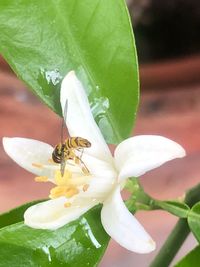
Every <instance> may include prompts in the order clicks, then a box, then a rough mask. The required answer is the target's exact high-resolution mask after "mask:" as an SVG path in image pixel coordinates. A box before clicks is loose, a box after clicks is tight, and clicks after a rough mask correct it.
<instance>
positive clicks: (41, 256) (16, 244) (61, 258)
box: [0, 205, 109, 267]
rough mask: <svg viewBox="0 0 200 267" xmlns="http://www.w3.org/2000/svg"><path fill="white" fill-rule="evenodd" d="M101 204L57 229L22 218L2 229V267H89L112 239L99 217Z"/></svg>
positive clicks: (0, 241)
mask: <svg viewBox="0 0 200 267" xmlns="http://www.w3.org/2000/svg"><path fill="white" fill-rule="evenodd" d="M100 210H101V206H100V205H98V206H96V207H94V208H93V209H92V210H90V211H89V212H87V213H86V214H84V215H83V216H81V217H80V218H79V219H78V220H76V221H73V222H71V223H69V224H67V225H65V226H63V227H62V228H60V229H58V230H54V231H50V230H39V229H32V228H29V227H27V226H25V225H24V224H23V223H22V222H20V223H17V224H14V225H10V226H7V227H4V228H2V229H0V267H8V266H15V267H22V266H29V267H32V266H34V267H36V266H38V267H39V266H40V267H48V266H50V267H59V266H66V267H75V266H78V267H86V266H88V267H90V266H96V265H97V264H98V262H99V261H100V259H101V257H102V255H103V253H104V252H105V249H106V247H107V245H108V242H109V236H108V235H107V234H106V232H105V231H104V229H103V227H102V225H101V220H100Z"/></svg>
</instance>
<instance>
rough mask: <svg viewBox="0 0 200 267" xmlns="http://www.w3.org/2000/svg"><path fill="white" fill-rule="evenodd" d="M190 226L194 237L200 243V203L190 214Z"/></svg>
mask: <svg viewBox="0 0 200 267" xmlns="http://www.w3.org/2000/svg"><path fill="white" fill-rule="evenodd" d="M188 224H189V227H190V229H191V231H192V232H193V234H194V236H195V237H196V239H197V240H198V242H199V243H200V202H198V203H197V204H195V205H194V206H193V207H192V209H191V211H190V212H189V214H188Z"/></svg>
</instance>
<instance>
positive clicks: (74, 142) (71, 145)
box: [65, 137, 91, 149]
mask: <svg viewBox="0 0 200 267" xmlns="http://www.w3.org/2000/svg"><path fill="white" fill-rule="evenodd" d="M65 145H66V147H67V149H78V148H85V147H91V143H90V142H89V141H88V140H87V139H85V138H82V137H69V138H67V139H66V140H65Z"/></svg>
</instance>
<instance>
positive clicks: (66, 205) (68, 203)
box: [64, 202, 72, 208]
mask: <svg viewBox="0 0 200 267" xmlns="http://www.w3.org/2000/svg"><path fill="white" fill-rule="evenodd" d="M71 205H72V204H71V203H70V202H66V203H65V204H64V206H65V208H69V207H71Z"/></svg>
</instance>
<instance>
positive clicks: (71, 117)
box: [60, 71, 112, 162]
mask: <svg viewBox="0 0 200 267" xmlns="http://www.w3.org/2000/svg"><path fill="white" fill-rule="evenodd" d="M60 95H61V97H60V101H61V106H62V110H63V116H65V114H64V113H65V112H66V125H67V128H68V130H69V133H70V135H71V136H80V137H83V138H86V139H87V140H89V141H90V142H91V143H92V146H91V147H90V148H86V149H85V153H88V154H90V155H92V156H94V157H96V158H98V159H101V160H104V161H109V162H112V156H111V153H110V150H109V148H108V146H107V144H106V142H105V140H104V138H103V136H102V134H101V131H100V129H99V127H98V126H97V124H96V122H95V120H94V118H93V116H92V113H91V110H90V106H89V102H88V99H87V96H86V93H85V91H84V88H83V85H82V84H81V82H80V81H79V80H78V78H77V77H76V75H75V72H74V71H70V72H69V73H68V74H67V75H66V76H65V78H64V79H63V81H62V86H61V91H60ZM66 102H67V108H66ZM65 109H67V110H66V111H65Z"/></svg>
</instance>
